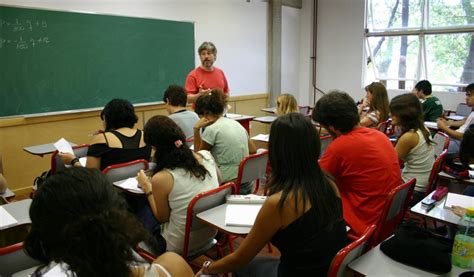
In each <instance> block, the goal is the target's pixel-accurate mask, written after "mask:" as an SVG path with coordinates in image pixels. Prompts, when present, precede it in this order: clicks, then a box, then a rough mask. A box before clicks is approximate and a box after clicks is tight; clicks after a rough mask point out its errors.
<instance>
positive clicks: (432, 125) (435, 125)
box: [425, 121, 438, 129]
mask: <svg viewBox="0 0 474 277" xmlns="http://www.w3.org/2000/svg"><path fill="white" fill-rule="evenodd" d="M425 126H426V127H427V128H430V129H438V123H436V122H431V121H425Z"/></svg>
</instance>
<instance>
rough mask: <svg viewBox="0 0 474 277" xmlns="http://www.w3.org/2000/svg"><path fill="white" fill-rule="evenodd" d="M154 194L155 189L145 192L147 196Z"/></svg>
mask: <svg viewBox="0 0 474 277" xmlns="http://www.w3.org/2000/svg"><path fill="white" fill-rule="evenodd" d="M152 194H153V191H151V190H150V191H149V192H147V193H145V196H146V198H148V196H150V195H152Z"/></svg>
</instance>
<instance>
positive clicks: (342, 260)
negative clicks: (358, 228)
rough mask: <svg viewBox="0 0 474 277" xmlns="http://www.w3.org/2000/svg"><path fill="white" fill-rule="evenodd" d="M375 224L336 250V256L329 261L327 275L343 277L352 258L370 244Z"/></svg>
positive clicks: (329, 276) (357, 255)
mask: <svg viewBox="0 0 474 277" xmlns="http://www.w3.org/2000/svg"><path fill="white" fill-rule="evenodd" d="M375 229H376V226H375V225H371V226H369V227H367V229H365V231H364V233H363V234H362V236H361V237H360V238H358V239H357V240H355V241H353V242H351V243H350V244H349V245H347V246H346V247H344V248H342V249H341V250H339V252H337V254H336V256H334V259H333V260H332V262H331V265H330V266H329V270H328V275H327V276H328V277H343V276H345V272H346V267H347V265H348V264H349V263H351V262H352V261H353V260H355V259H356V258H358V257H359V256H360V255H362V253H364V252H365V250H366V248H367V246H368V245H369V244H370V240H371V239H372V237H373V235H374V233H375Z"/></svg>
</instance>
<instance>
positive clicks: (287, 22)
mask: <svg viewBox="0 0 474 277" xmlns="http://www.w3.org/2000/svg"><path fill="white" fill-rule="evenodd" d="M0 4H9V5H17V6H25V7H37V8H47V9H55V10H67V11H84V12H95V13H103V14H117V15H127V16H137V17H149V18H159V19H169V20H178V21H192V22H194V23H195V36H196V38H195V44H196V45H195V49H196V51H197V48H198V47H199V45H200V44H201V43H202V42H203V41H212V42H214V43H215V45H216V47H217V49H218V54H217V61H216V66H218V67H220V68H222V69H223V70H224V72H225V73H226V75H227V78H228V81H229V85H230V89H231V94H232V95H235V96H238V95H248V94H255V93H261V92H267V35H266V34H267V12H268V11H267V6H268V4H267V3H265V2H262V1H251V2H249V3H248V2H246V1H245V0H196V1H190V0H153V1H152V0H101V1H97V0H80V1H72V0H68V1H64V0H44V1H28V0H0ZM298 14H299V10H297V9H294V8H288V7H284V8H283V22H284V23H283V26H282V29H283V31H282V32H283V34H284V39H283V41H284V42H285V43H284V45H283V52H284V53H283V55H282V56H283V60H282V68H283V70H282V71H283V75H284V76H285V77H284V78H283V80H282V90H283V91H288V92H293V91H297V90H298V82H297V80H298V77H297V76H298V70H299V61H298V60H297V59H294V57H295V55H296V56H297V55H298V50H299V43H298V38H299V32H298V29H299V22H300V20H299V18H298ZM157 51H159V49H157ZM198 64H200V61H199V57H198V56H197V54H196V65H198Z"/></svg>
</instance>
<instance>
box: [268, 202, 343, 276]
mask: <svg viewBox="0 0 474 277" xmlns="http://www.w3.org/2000/svg"><path fill="white" fill-rule="evenodd" d="M337 201H338V205H337V206H338V209H337V210H336V211H334V212H335V213H336V217H335V218H336V220H335V221H333V222H332V223H331V224H328V226H324V227H320V226H319V224H318V220H319V219H318V218H317V216H316V208H315V206H312V207H311V208H310V209H309V210H308V211H306V213H304V214H303V215H302V216H301V217H299V218H298V219H296V220H295V221H293V222H292V223H291V224H290V225H288V226H287V227H286V228H285V229H282V230H279V231H278V232H277V233H276V234H275V235H274V236H273V238H272V239H271V242H272V244H273V245H275V246H276V247H277V248H278V250H280V252H281V257H280V265H279V267H278V276H326V274H327V271H328V269H329V265H330V264H331V261H332V259H333V258H334V256H335V255H336V254H337V252H338V251H339V250H341V249H342V248H343V247H344V246H346V245H347V242H348V241H347V232H346V222H345V221H344V219H343V217H342V202H341V199H340V198H337Z"/></svg>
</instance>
